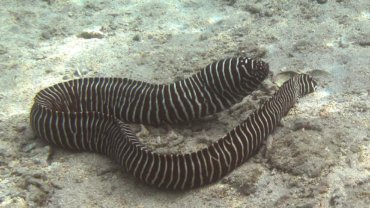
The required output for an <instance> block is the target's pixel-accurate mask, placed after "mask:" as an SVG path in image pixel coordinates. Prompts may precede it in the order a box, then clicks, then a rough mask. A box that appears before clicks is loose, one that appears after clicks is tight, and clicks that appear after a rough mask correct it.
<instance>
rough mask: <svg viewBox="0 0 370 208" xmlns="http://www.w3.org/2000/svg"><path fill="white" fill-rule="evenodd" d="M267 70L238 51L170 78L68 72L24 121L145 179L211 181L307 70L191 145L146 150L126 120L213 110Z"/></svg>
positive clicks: (176, 184) (265, 125) (267, 128)
mask: <svg viewBox="0 0 370 208" xmlns="http://www.w3.org/2000/svg"><path fill="white" fill-rule="evenodd" d="M268 71H269V69H268V64H266V63H264V62H262V61H256V60H253V59H248V58H243V57H239V58H230V59H224V60H220V61H218V62H214V63H212V64H210V65H208V66H206V67H205V68H204V69H203V70H202V71H200V72H199V73H197V74H194V75H193V76H191V77H189V78H187V79H184V80H181V81H178V82H175V83H172V84H168V85H155V84H149V83H145V82H140V81H134V80H130V79H126V78H123V79H121V78H83V79H77V80H71V81H68V82H63V83H59V84H56V85H54V86H51V87H48V88H46V89H44V90H41V91H40V92H39V93H38V94H37V95H36V97H35V103H34V105H33V106H32V109H31V114H30V122H31V126H32V128H33V130H34V131H35V133H36V134H37V135H38V136H39V137H41V138H42V139H44V140H46V141H47V142H49V143H51V144H54V145H58V146H61V147H64V148H67V149H72V150H79V151H82V150H87V151H93V152H99V153H103V154H105V155H107V156H110V157H112V158H114V159H115V160H117V161H118V162H119V163H120V164H121V165H122V166H123V167H124V168H125V169H126V170H127V171H128V172H130V173H132V174H133V175H134V176H135V177H137V178H139V179H140V180H141V181H144V182H145V183H147V184H150V185H153V186H156V187H158V188H164V189H174V190H175V189H180V190H183V189H189V188H195V187H199V186H202V185H205V184H209V183H212V182H214V181H217V180H218V179H220V178H221V177H223V176H224V175H226V174H227V173H229V172H230V171H231V170H233V169H235V168H236V167H238V166H239V165H240V164H242V163H243V162H244V161H246V160H247V159H248V158H250V157H251V156H252V155H254V154H255V153H256V151H257V150H258V149H259V147H260V146H261V145H262V142H263V140H264V139H266V138H267V136H268V134H270V133H272V132H273V131H274V129H275V128H276V125H277V124H278V122H279V121H280V120H281V118H282V117H283V116H285V115H286V114H287V112H288V111H289V109H290V108H292V107H293V105H294V103H295V102H296V100H297V99H298V97H301V96H303V95H305V94H307V93H310V92H313V91H314V89H315V85H316V83H315V82H314V81H313V80H312V78H311V77H309V76H308V75H299V76H296V77H293V78H292V79H291V80H289V81H287V82H286V83H285V84H283V85H282V87H281V88H280V89H279V90H278V91H277V92H276V93H275V94H274V95H273V96H272V97H271V98H270V99H269V100H268V101H267V102H265V103H264V104H263V105H262V106H261V107H260V108H259V109H258V110H256V111H254V112H253V113H252V114H251V115H250V116H249V117H248V118H247V119H246V120H245V121H244V122H242V123H241V124H240V125H238V126H237V127H235V128H234V129H233V130H231V131H230V132H229V133H227V134H226V135H225V136H224V137H223V138H221V139H219V140H218V141H216V142H214V143H213V144H211V145H209V146H208V147H207V148H204V149H201V150H199V151H196V152H192V153H186V154H159V153H155V152H152V151H151V150H149V149H148V148H147V147H146V146H144V145H143V144H142V143H141V142H140V141H139V140H138V138H137V137H136V136H135V134H134V133H133V132H132V131H131V130H130V129H129V128H128V126H127V124H126V123H125V122H134V123H144V124H151V125H160V124H162V123H178V122H186V121H190V120H192V119H197V118H200V117H203V116H205V115H208V114H212V113H215V112H219V111H221V110H223V109H225V108H227V107H229V106H231V105H233V104H234V103H236V102H238V101H240V100H241V99H242V98H243V97H244V96H246V95H248V94H249V93H250V92H252V91H253V90H255V89H256V88H257V87H258V85H259V84H260V83H261V82H262V81H263V80H264V79H265V78H266V76H267V74H268Z"/></svg>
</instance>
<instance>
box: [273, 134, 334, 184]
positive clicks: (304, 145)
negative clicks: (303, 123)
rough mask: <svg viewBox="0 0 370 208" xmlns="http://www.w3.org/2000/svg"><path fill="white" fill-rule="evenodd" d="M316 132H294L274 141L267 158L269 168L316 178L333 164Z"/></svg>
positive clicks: (332, 159) (330, 153) (332, 158)
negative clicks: (269, 164)
mask: <svg viewBox="0 0 370 208" xmlns="http://www.w3.org/2000/svg"><path fill="white" fill-rule="evenodd" d="M322 140H323V139H322V138H321V135H320V134H319V133H318V132H317V131H294V132H290V133H289V134H287V135H286V136H284V137H282V138H279V139H275V140H274V143H273V145H272V146H273V147H272V148H271V150H270V152H269V154H266V155H267V158H268V159H269V161H270V162H271V166H272V167H273V168H276V169H278V170H282V171H285V172H288V173H290V174H293V175H302V176H304V175H307V176H308V177H318V176H319V175H320V174H321V172H322V171H323V170H324V169H325V168H326V167H330V165H332V164H333V163H334V162H335V157H334V155H333V153H332V151H325V149H326V144H325V143H323V142H322Z"/></svg>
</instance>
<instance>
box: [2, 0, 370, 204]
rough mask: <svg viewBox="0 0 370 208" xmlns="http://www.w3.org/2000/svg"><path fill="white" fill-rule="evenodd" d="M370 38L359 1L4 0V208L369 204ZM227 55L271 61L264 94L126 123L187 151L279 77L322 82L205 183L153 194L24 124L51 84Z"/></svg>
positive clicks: (173, 76) (157, 142)
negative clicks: (183, 119) (189, 118)
mask: <svg viewBox="0 0 370 208" xmlns="http://www.w3.org/2000/svg"><path fill="white" fill-rule="evenodd" d="M369 46H370V2H369V1H368V0H354V1H346V0H336V1H335V0H329V1H323V0H318V1H314V0H303V1H294V0H286V1H277V0H275V1H268V0H259V1H246V0H229V1H226V0H225V1H221V0H215V1H196V0H183V1H175V0H167V1H165V0H162V1H161V0H143V1H129V0H121V1H119V0H115V1H103V0H100V1H98V0H97V1H92V0H91V1H84V0H27V1H26V0H23V1H22V0H1V7H0V89H1V91H0V106H1V112H0V207H300V208H310V207H368V206H369V204H370V100H369V99H370V96H369V94H370V81H369V80H370V68H369V65H370V58H369V57H370V49H369ZM232 56H249V57H259V58H262V59H263V60H265V61H266V62H268V63H269V64H270V69H271V71H272V72H273V73H274V76H273V78H269V80H266V82H265V83H264V86H267V87H265V89H270V90H259V91H256V92H255V93H254V95H253V97H256V98H258V100H255V99H251V98H250V97H246V98H245V99H244V100H243V102H242V103H241V104H237V105H236V106H234V107H232V108H231V109H229V110H226V111H224V112H221V113H219V114H217V115H215V116H212V117H210V118H207V119H204V120H202V121H197V122H194V123H192V124H188V125H182V126H173V127H168V126H167V127H161V128H153V127H143V126H140V125H133V128H134V129H135V131H136V132H138V135H139V136H140V138H141V139H142V141H143V142H144V143H145V144H147V145H148V146H149V147H150V148H152V149H155V150H157V151H160V152H188V151H194V150H196V149H199V148H200V147H202V146H204V145H206V144H207V143H209V142H211V141H214V140H216V139H217V138H219V137H221V136H222V135H224V134H225V133H226V132H227V131H229V130H230V129H232V128H233V127H234V126H236V125H237V124H238V123H239V122H240V121H242V120H243V119H244V118H246V117H247V116H248V114H249V113H250V112H251V110H253V109H255V108H256V107H257V106H258V105H259V104H260V101H261V100H265V99H266V98H267V97H268V96H269V95H270V94H271V93H272V92H273V90H274V89H276V88H275V84H274V82H276V81H279V79H280V78H281V77H284V76H285V75H289V74H291V73H293V72H299V73H302V72H303V73H310V74H311V75H313V76H314V77H315V79H316V80H317V81H318V83H319V87H318V90H317V92H315V93H314V94H311V95H309V96H307V97H304V98H303V99H301V100H300V101H299V103H298V104H297V106H296V107H295V108H294V109H293V110H292V111H291V112H290V113H289V115H288V116H286V117H285V118H284V120H283V125H282V126H281V127H279V128H278V129H277V131H276V132H275V134H273V136H272V139H271V140H270V142H269V143H268V145H267V146H265V147H263V148H262V149H261V150H260V151H259V153H258V154H257V155H256V156H255V157H253V158H251V159H250V160H249V161H248V162H246V163H245V164H243V165H242V166H241V167H239V168H238V169H236V170H235V171H233V172H231V173H230V174H229V175H227V176H226V177H224V178H223V179H222V180H220V181H219V182H217V183H214V184H211V185H209V186H206V187H202V188H199V189H195V190H190V191H186V192H175V193H172V192H168V191H160V190H157V189H155V188H151V187H149V186H147V185H145V184H143V183H141V182H139V181H138V180H136V179H135V178H134V177H132V176H131V175H129V174H127V173H126V172H125V171H124V170H122V169H121V168H120V167H119V166H118V165H116V164H115V163H114V162H113V161H112V160H110V159H109V158H107V157H105V156H102V155H98V154H93V153H74V152H70V151H65V150H62V149H60V148H56V147H50V146H48V145H47V144H46V143H45V142H43V141H41V140H40V139H39V138H37V137H36V136H35V135H34V134H33V133H32V130H31V129H30V126H29V111H30V107H31V105H32V103H33V97H34V96H35V94H36V93H37V91H39V90H40V89H43V88H45V87H47V86H50V85H52V84H55V83H58V82H61V81H65V80H70V79H73V78H80V77H96V76H109V77H128V78H132V79H137V80H142V81H147V82H151V83H170V82H173V81H175V80H178V79H182V78H184V77H188V76H190V75H191V74H193V73H196V72H198V71H199V70H200V69H201V68H202V67H204V66H205V65H207V64H209V63H211V62H213V61H214V60H219V59H222V58H225V57H232Z"/></svg>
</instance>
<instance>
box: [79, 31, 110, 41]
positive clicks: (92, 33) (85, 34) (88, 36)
mask: <svg viewBox="0 0 370 208" xmlns="http://www.w3.org/2000/svg"><path fill="white" fill-rule="evenodd" d="M77 37H79V38H84V39H93V38H97V39H102V38H103V37H104V35H103V33H101V32H96V31H89V32H82V33H80V34H78V35H77Z"/></svg>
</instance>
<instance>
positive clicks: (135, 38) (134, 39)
mask: <svg viewBox="0 0 370 208" xmlns="http://www.w3.org/2000/svg"><path fill="white" fill-rule="evenodd" d="M132 40H133V41H140V40H141V38H140V35H135V36H134V37H133V38H132Z"/></svg>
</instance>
